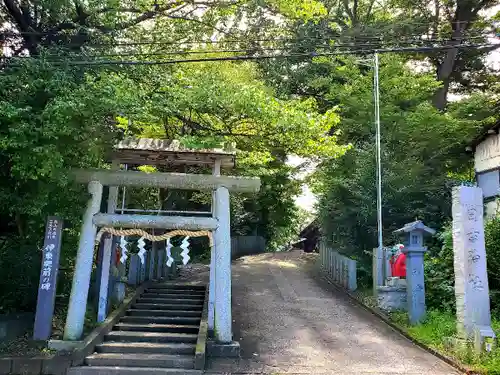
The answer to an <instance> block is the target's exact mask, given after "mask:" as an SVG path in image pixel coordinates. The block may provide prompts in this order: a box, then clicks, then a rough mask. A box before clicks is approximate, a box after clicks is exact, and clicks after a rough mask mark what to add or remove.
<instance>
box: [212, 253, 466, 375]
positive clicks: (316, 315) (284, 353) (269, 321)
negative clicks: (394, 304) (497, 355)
mask: <svg viewBox="0 0 500 375" xmlns="http://www.w3.org/2000/svg"><path fill="white" fill-rule="evenodd" d="M304 262H305V260H304V254H303V253H302V252H299V251H294V252H290V253H278V254H264V255H259V256H252V257H245V258H242V259H240V260H238V261H236V262H235V263H234V264H233V319H234V323H233V325H234V328H233V329H234V338H235V340H238V341H240V344H241V348H242V358H241V359H239V360H220V359H218V360H211V361H210V362H209V364H208V368H207V370H208V371H207V372H209V373H232V374H236V373H265V374H273V375H277V374H325V375H326V374H346V375H348V374H349V375H351V374H372V375H382V374H384V375H385V374H391V375H394V374H405V375H406V374H415V375H417V374H418V375H422V374H439V375H444V374H458V373H457V371H456V370H455V369H453V368H451V367H450V366H448V365H447V364H445V363H444V362H442V361H441V360H439V359H438V358H436V357H434V356H433V355H431V354H429V353H427V352H426V351H424V350H422V349H420V348H419V347H417V346H415V345H414V344H412V343H411V342H410V341H408V340H407V339H405V338H404V337H403V336H401V335H399V334H398V333H396V332H394V331H393V330H392V329H391V328H390V327H388V326H386V325H385V324H383V323H382V322H380V321H379V320H377V319H376V318H375V317H374V316H372V315H371V314H369V313H368V312H366V311H365V310H362V309H361V308H359V307H358V306H356V305H355V304H354V303H353V302H352V301H350V300H349V299H348V298H347V297H346V296H344V295H342V294H339V293H338V292H337V293H336V292H332V291H329V290H326V289H324V288H323V287H322V286H320V285H319V284H318V282H317V281H315V280H314V279H313V278H311V277H310V274H309V273H308V272H307V271H305V267H304Z"/></svg>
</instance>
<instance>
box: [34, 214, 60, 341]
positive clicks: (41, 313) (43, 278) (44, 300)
mask: <svg viewBox="0 0 500 375" xmlns="http://www.w3.org/2000/svg"><path fill="white" fill-rule="evenodd" d="M62 230H63V221H62V220H61V219H60V218H58V217H55V216H50V217H49V218H48V219H47V227H46V228H45V239H44V243H43V249H42V264H41V270H40V283H39V286H38V299H37V303H36V315H35V327H34V330H33V339H34V340H48V339H49V338H50V335H51V331H52V316H53V314H54V303H55V298H56V286H57V273H58V271H59V257H60V254H61V238H62Z"/></svg>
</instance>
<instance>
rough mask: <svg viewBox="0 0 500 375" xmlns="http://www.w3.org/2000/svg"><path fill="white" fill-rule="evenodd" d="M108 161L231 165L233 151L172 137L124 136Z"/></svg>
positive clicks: (230, 166)
mask: <svg viewBox="0 0 500 375" xmlns="http://www.w3.org/2000/svg"><path fill="white" fill-rule="evenodd" d="M109 160H110V161H117V162H119V163H121V164H138V165H192V166H212V165H214V164H215V162H216V161H217V160H220V162H221V168H234V167H235V165H236V150H234V148H232V149H229V150H227V149H218V148H211V149H192V148H187V147H185V146H184V145H182V144H181V142H180V141H178V140H175V139H174V140H172V139H154V138H126V139H124V140H122V141H121V142H119V143H118V144H117V145H116V146H115V147H114V149H113V151H112V152H111V153H110V155H109Z"/></svg>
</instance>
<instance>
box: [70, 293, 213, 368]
mask: <svg viewBox="0 0 500 375" xmlns="http://www.w3.org/2000/svg"><path fill="white" fill-rule="evenodd" d="M204 299H205V287H204V286H192V285H172V284H170V285H169V284H153V285H151V286H150V287H149V288H147V289H146V290H145V292H144V293H143V294H142V295H141V296H140V297H139V298H138V299H137V301H136V302H135V303H134V304H133V305H132V306H131V308H130V309H129V310H127V312H126V314H125V315H124V316H123V317H121V319H120V321H119V322H118V323H117V324H116V325H115V326H114V327H113V330H112V331H110V332H109V333H108V334H107V335H106V336H105V337H104V341H103V342H102V343H101V344H100V345H98V346H97V347H96V349H95V353H93V354H91V355H89V356H87V357H86V358H85V363H84V365H83V366H79V367H72V368H70V369H69V370H68V375H118V374H134V375H135V374H137V375H146V374H148V375H199V374H201V373H202V370H200V369H195V352H196V343H197V340H198V333H199V330H200V321H201V315H202V310H203V303H204Z"/></svg>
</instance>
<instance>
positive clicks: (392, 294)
mask: <svg viewBox="0 0 500 375" xmlns="http://www.w3.org/2000/svg"><path fill="white" fill-rule="evenodd" d="M407 300H408V297H407V293H406V286H402V285H400V286H379V287H377V302H378V307H379V309H381V310H383V311H388V312H391V311H406V310H407V305H408V304H407Z"/></svg>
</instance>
